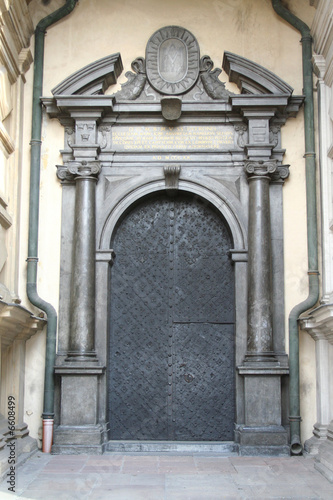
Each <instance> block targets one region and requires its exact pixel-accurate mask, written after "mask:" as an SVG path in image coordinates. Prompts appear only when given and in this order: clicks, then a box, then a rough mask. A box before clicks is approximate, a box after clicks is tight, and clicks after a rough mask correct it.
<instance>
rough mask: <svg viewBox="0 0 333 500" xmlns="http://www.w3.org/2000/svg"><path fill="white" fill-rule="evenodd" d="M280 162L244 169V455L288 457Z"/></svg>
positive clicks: (240, 435)
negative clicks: (278, 279)
mask: <svg viewBox="0 0 333 500" xmlns="http://www.w3.org/2000/svg"><path fill="white" fill-rule="evenodd" d="M276 170H277V161H276V160H269V159H267V160H260V159H258V158H257V159H251V160H248V161H246V163H245V172H246V174H247V176H248V181H249V225H248V322H247V323H248V325H247V351H246V355H245V358H244V361H243V363H242V365H241V366H239V367H238V370H239V374H240V375H243V376H244V424H243V425H238V426H236V433H235V435H236V440H237V441H238V442H239V445H240V446H239V452H240V454H241V455H253V454H262V453H263V452H264V453H265V454H269V455H281V454H285V455H287V454H289V447H288V438H287V432H286V430H285V429H284V427H283V426H282V425H281V423H282V415H281V375H285V374H287V373H288V368H286V367H281V366H280V363H279V361H278V360H277V358H276V357H275V356H274V347H273V345H274V344H273V314H272V295H273V287H272V258H271V228H270V200H269V191H270V188H269V184H270V180H271V177H272V176H273V174H274V173H275V171H276Z"/></svg>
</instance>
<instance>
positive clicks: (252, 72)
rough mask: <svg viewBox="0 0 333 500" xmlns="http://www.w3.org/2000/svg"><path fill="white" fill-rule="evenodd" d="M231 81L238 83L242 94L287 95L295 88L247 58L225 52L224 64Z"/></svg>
mask: <svg viewBox="0 0 333 500" xmlns="http://www.w3.org/2000/svg"><path fill="white" fill-rule="evenodd" d="M222 67H223V69H224V71H225V72H226V73H227V74H228V75H229V81H230V82H233V83H236V85H237V87H238V88H239V90H240V92H241V94H287V95H291V94H292V93H293V90H294V89H293V88H292V87H290V85H288V84H287V83H286V82H284V81H283V80H281V78H279V77H278V76H276V75H275V74H274V73H272V72H271V71H269V70H268V69H266V68H264V67H263V66H260V65H259V64H256V63H254V62H253V61H250V60H249V59H246V58H245V57H241V56H238V55H236V54H232V53H231V52H225V53H224V57H223V62H222Z"/></svg>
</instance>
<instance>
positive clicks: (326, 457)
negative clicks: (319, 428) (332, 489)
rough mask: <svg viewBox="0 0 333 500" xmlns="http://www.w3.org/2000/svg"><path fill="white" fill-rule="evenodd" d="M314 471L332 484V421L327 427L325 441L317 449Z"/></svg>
mask: <svg viewBox="0 0 333 500" xmlns="http://www.w3.org/2000/svg"><path fill="white" fill-rule="evenodd" d="M315 469H317V470H318V471H319V472H321V473H322V474H323V476H325V477H326V479H328V480H329V481H330V482H331V483H333V421H332V422H331V423H330V424H329V426H328V429H327V439H326V441H325V442H324V443H323V444H321V445H320V447H319V450H318V455H317V458H316V461H315Z"/></svg>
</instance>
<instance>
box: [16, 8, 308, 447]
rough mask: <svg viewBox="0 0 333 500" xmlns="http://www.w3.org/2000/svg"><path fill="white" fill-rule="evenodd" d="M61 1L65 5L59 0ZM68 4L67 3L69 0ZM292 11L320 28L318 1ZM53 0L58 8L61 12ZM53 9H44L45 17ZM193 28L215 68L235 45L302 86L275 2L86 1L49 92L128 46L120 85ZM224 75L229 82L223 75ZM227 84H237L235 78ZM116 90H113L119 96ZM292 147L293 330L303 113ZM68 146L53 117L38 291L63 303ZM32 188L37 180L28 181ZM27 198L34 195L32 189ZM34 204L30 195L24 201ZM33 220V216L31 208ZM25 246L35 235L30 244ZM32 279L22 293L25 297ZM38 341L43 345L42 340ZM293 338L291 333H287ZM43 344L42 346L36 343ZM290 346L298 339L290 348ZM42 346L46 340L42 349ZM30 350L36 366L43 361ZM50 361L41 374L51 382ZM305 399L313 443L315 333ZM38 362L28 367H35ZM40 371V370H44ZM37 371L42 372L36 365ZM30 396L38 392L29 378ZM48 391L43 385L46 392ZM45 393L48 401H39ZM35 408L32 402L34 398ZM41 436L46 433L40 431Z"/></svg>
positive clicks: (45, 158) (295, 41)
mask: <svg viewBox="0 0 333 500" xmlns="http://www.w3.org/2000/svg"><path fill="white" fill-rule="evenodd" d="M58 3H59V2H58ZM60 4H61V2H60ZM288 6H289V8H290V9H291V10H292V11H293V12H294V13H295V14H296V15H298V16H299V17H300V18H301V19H302V20H303V21H305V22H306V23H307V24H309V25H311V21H312V18H313V15H314V12H315V9H314V8H313V7H310V6H309V2H304V1H303V0H292V1H289V2H288ZM39 7H40V2H37V1H33V2H32V3H31V6H30V8H31V9H32V14H33V18H34V19H35V20H38V19H40V17H41V14H42V13H41V11H40V10H38V8H39ZM54 7H55V4H54V3H53V2H52V3H51V6H50V7H49V10H53V9H54ZM43 15H44V14H43ZM172 24H175V25H178V26H183V27H185V28H187V29H188V30H190V31H191V32H192V33H193V34H194V35H195V37H196V38H197V40H198V43H199V46H200V49H201V55H204V54H208V55H209V56H210V57H211V58H212V60H213V61H214V64H215V67H221V63H222V58H223V53H224V51H230V52H234V53H236V54H238V55H240V56H243V57H246V58H248V59H250V60H252V61H254V62H256V63H259V64H261V65H262V66H264V67H266V68H267V69H269V70H270V71H272V72H274V73H275V74H276V75H278V76H279V77H281V78H282V79H283V80H285V81H286V82H287V83H288V84H290V85H291V86H292V87H293V88H294V89H295V90H294V95H299V94H301V93H302V48H301V44H300V38H301V37H300V33H299V32H298V31H296V30H295V29H294V28H292V27H291V26H290V25H288V24H287V23H286V22H285V21H283V20H282V19H280V18H279V17H278V16H277V15H276V14H275V12H274V10H273V8H272V5H271V2H270V0H213V1H212V0H200V1H199V0H197V1H194V0H164V1H157V0H154V1H153V0H140V1H138V0H112V1H110V0H98V1H97V0H96V1H94V0H80V2H79V4H78V5H77V6H76V8H75V10H74V12H73V13H72V14H70V16H68V17H67V18H66V19H64V20H62V21H60V22H58V23H57V24H56V25H54V26H53V27H51V28H49V29H48V32H47V36H46V41H45V64H44V90H43V94H44V96H51V89H52V88H53V87H54V86H56V85H57V84H58V83H59V82H61V81H62V80H63V79H64V78H66V77H68V76H69V75H70V74H71V73H73V72H75V71H77V70H79V69H80V68H82V67H83V66H85V65H87V64H89V63H91V62H93V61H95V60H97V59H100V58H102V57H104V56H107V55H109V54H112V53H116V52H120V53H121V57H122V61H123V65H124V72H123V74H122V75H121V77H120V78H119V82H118V85H117V89H118V88H119V87H120V83H123V82H125V81H126V78H125V76H124V75H125V72H126V71H129V70H130V69H131V68H130V65H131V62H132V61H133V60H134V59H135V58H136V57H138V56H143V57H144V56H145V47H146V43H147V41H148V39H149V37H150V36H151V35H152V34H153V33H154V32H155V31H156V30H157V29H158V28H160V27H162V26H167V25H172ZM220 78H221V80H223V81H227V76H226V75H225V74H224V73H222V75H221V77H220ZM27 80H28V81H27V84H26V86H25V91H26V105H27V106H30V103H29V99H30V100H31V82H32V70H30V72H29V73H28V75H27ZM227 88H229V89H230V90H232V91H237V90H235V86H234V85H233V84H229V83H227ZM114 90H115V88H112V89H109V91H108V92H109V93H113V92H114ZM29 118H30V117H27V120H26V122H25V127H26V144H25V151H24V158H25V165H26V172H25V178H27V176H28V173H27V172H28V170H27V168H28V167H27V166H28V163H29V161H28V151H29V146H28V143H29V140H30V135H29V128H30V124H29ZM282 145H283V147H284V148H286V149H287V153H286V155H285V163H287V164H290V165H291V168H290V178H289V179H288V180H287V181H286V183H285V186H284V229H285V235H284V236H285V259H286V262H285V264H286V266H285V283H286V294H285V299H286V328H287V319H288V314H289V311H290V310H291V309H292V308H293V306H294V305H296V304H297V303H299V302H300V301H302V300H303V299H304V298H305V297H306V296H307V274H306V273H307V249H306V208H305V178H304V159H303V155H304V139H303V113H302V111H301V112H300V113H299V115H298V117H297V118H296V119H290V120H289V122H288V123H287V125H286V126H285V127H284V128H283V131H282ZM62 147H63V129H62V127H61V126H60V125H59V124H58V122H57V121H56V120H51V119H49V118H47V117H46V116H45V117H44V125H43V146H42V167H41V204H40V213H41V215H40V245H39V257H40V264H39V271H38V289H39V293H40V295H41V296H42V297H43V298H44V299H45V300H47V301H50V302H51V303H52V304H53V305H55V306H56V307H57V305H58V294H59V266H60V254H59V245H60V211H61V187H60V183H59V181H58V180H57V178H56V168H55V165H56V164H61V163H62V161H61V157H60V154H59V149H62ZM25 185H26V186H27V184H25ZM25 196H28V194H27V193H25ZM24 206H27V205H26V200H25V203H24ZM22 216H23V217H26V214H25V213H23V214H22ZM22 245H23V247H25V245H26V243H25V241H23V242H22ZM23 285H24V283H23V284H22V290H21V293H22V294H24V291H23ZM29 342H31V344H33V343H36V345H38V346H39V344H40V341H39V340H38V339H31V341H29ZM287 343H288V340H287ZM34 345H35V344H34ZM286 348H287V350H288V345H287V346H286ZM38 349H39V347H38ZM34 352H35V350H34V349H28V364H29V366H30V364H34V363H35V361H36V360H38V359H40V357H39V356H40V354H39V353H38V352H37V354H34ZM42 365H43V364H42V363H40V365H39V366H40V380H42V379H43V373H42ZM301 365H303V366H304V367H306V369H303V368H302V370H301V376H302V379H301V397H302V408H303V409H306V411H304V414H303V415H302V417H303V424H302V432H303V435H302V437H303V440H305V439H307V438H309V437H310V436H311V434H312V425H313V424H314V422H315V421H316V415H315V358H314V343H313V341H312V339H310V337H308V336H306V337H305V334H304V335H302V336H301ZM29 370H30V368H28V372H27V373H30V372H29ZM36 370H37V368H36ZM34 373H36V372H34ZM26 389H27V401H29V397H31V398H32V397H33V398H36V397H37V396H36V394H35V393H34V394H32V389H31V386H30V385H29V384H27V386H26ZM40 397H41V398H42V392H40ZM37 399H38V398H37ZM26 405H29V403H26ZM34 418H35V419H38V418H39V416H38V415H35V416H33V415H31V417H30V424H31V430H32V434H35V433H36V429H37V428H38V424H37V423H36V422H37V421H34V420H33V419H34ZM35 437H36V436H35Z"/></svg>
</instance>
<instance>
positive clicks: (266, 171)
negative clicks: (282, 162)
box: [244, 160, 277, 180]
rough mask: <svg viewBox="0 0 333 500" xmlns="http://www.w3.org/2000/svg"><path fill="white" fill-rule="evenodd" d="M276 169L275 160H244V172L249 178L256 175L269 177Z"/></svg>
mask: <svg viewBox="0 0 333 500" xmlns="http://www.w3.org/2000/svg"><path fill="white" fill-rule="evenodd" d="M276 169H277V160H269V161H253V160H246V161H245V165H244V170H245V173H246V174H247V176H248V178H249V180H250V179H251V178H257V177H267V176H268V177H271V176H272V175H273V174H274V173H275V172H276Z"/></svg>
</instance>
